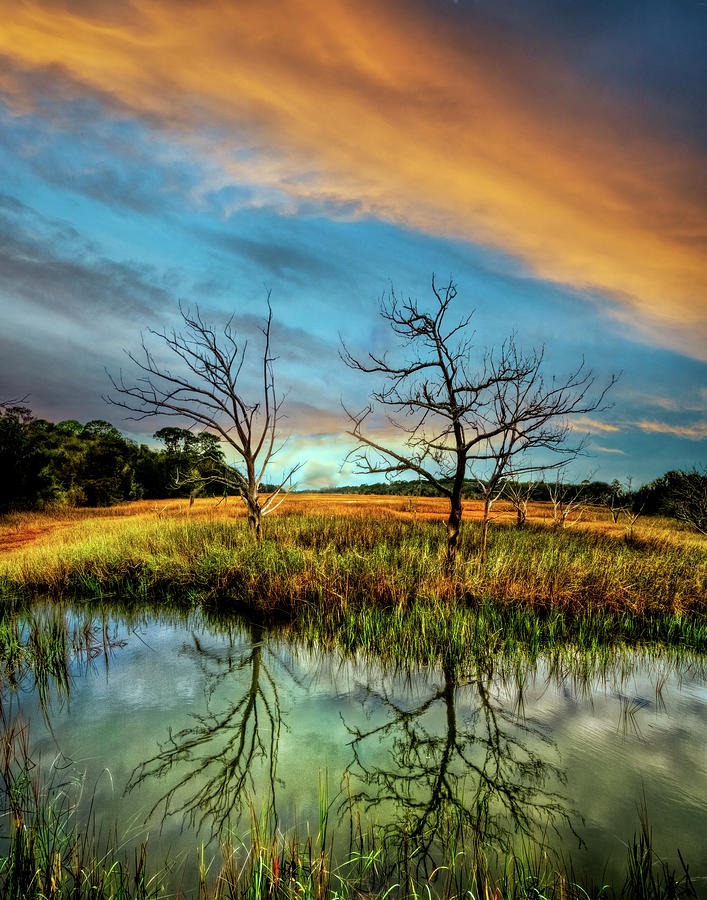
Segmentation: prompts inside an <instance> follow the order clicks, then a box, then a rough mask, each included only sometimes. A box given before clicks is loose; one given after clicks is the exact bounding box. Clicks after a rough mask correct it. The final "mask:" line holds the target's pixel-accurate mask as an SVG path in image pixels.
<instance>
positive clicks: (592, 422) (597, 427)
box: [570, 416, 621, 434]
mask: <svg viewBox="0 0 707 900" xmlns="http://www.w3.org/2000/svg"><path fill="white" fill-rule="evenodd" d="M570 425H571V427H572V428H573V429H574V430H575V431H588V432H589V433H590V434H591V433H604V432H610V431H621V429H620V428H619V426H618V425H610V424H609V423H608V422H599V421H598V420H597V419H592V418H590V417H589V416H577V417H576V418H574V419H572V421H571V422H570Z"/></svg>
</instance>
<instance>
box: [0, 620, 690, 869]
mask: <svg viewBox="0 0 707 900" xmlns="http://www.w3.org/2000/svg"><path fill="white" fill-rule="evenodd" d="M32 621H33V622H34V626H32V624H31V623H30V624H27V623H25V624H20V625H18V626H16V627H17V628H18V630H17V635H18V636H19V638H20V640H21V641H25V642H28V643H27V646H30V645H31V644H32V640H33V639H32V633H35V634H36V633H40V632H41V633H43V634H45V635H46V634H49V633H55V634H56V635H61V634H63V638H62V639H61V640H63V641H64V649H63V650H61V654H60V655H61V656H62V658H64V659H65V660H66V663H67V670H66V672H65V673H64V674H63V675H62V674H61V667H59V668H58V669H57V668H56V667H55V668H54V669H53V670H52V672H53V675H52V676H51V677H45V676H46V672H44V673H43V672H42V670H41V665H40V664H39V663H38V662H37V660H36V659H35V660H33V661H32V663H30V662H27V663H26V667H25V668H24V669H23V668H22V666H21V665H16V666H15V669H14V670H13V669H12V666H10V664H9V663H8V661H7V660H5V663H4V668H5V671H4V675H5V677H4V679H3V689H2V706H3V717H4V720H5V724H6V725H8V724H9V723H11V722H18V721H21V722H24V723H28V731H27V735H28V753H29V756H30V758H31V759H32V760H34V761H37V762H38V763H39V770H40V771H41V773H42V779H43V783H44V784H47V785H48V784H51V785H53V786H54V788H55V789H56V788H57V787H59V788H60V789H61V791H62V792H63V794H64V795H65V796H71V797H72V798H74V799H73V800H72V802H75V803H76V804H77V806H78V808H79V815H80V816H81V817H83V818H84V819H88V818H89V817H92V818H93V820H94V826H93V827H96V826H97V827H98V829H99V830H100V831H102V832H103V833H105V834H108V833H111V834H112V835H113V840H114V841H118V842H119V843H120V844H121V845H125V846H127V847H132V846H134V845H137V844H139V843H140V842H141V841H144V840H147V841H148V845H149V847H150V855H151V857H152V858H157V859H166V858H170V859H171V860H173V861H174V871H175V875H174V878H184V877H185V876H184V873H185V872H187V873H188V872H190V871H191V870H192V869H193V868H194V867H196V865H197V858H198V857H199V856H200V854H201V853H202V847H203V848H204V850H203V852H204V853H205V854H206V857H207V858H209V859H210V858H211V857H215V856H217V855H218V846H219V843H221V844H222V843H223V842H224V841H228V843H229V844H230V845H237V844H238V842H239V841H241V840H242V841H243V842H244V844H246V843H247V840H248V838H247V835H248V833H249V830H250V828H251V827H252V822H253V821H255V822H260V823H262V827H263V828H266V829H270V830H277V829H279V830H280V831H281V832H283V833H284V834H288V833H290V832H297V833H298V834H299V835H307V834H311V835H317V833H318V832H319V831H320V829H321V826H322V817H323V815H324V813H325V812H326V813H327V833H328V840H329V842H330V843H331V842H332V841H333V842H334V844H335V845H336V847H337V849H336V853H338V854H339V855H340V856H341V858H343V857H344V856H345V854H346V853H347V852H350V849H351V846H352V845H355V844H356V843H357V841H362V840H363V836H364V835H368V834H371V833H373V832H375V831H376V830H377V831H378V833H379V838H378V839H379V840H380V841H383V842H385V841H390V842H391V845H395V846H396V847H398V848H399V847H401V846H402V845H403V844H405V846H408V844H409V845H410V846H415V847H416V848H417V849H416V851H415V852H416V854H417V855H416V860H417V863H416V864H421V861H426V862H425V864H427V865H435V864H436V862H437V861H438V860H440V861H443V860H444V858H445V854H448V853H449V844H450V842H451V841H452V840H455V841H456V840H460V835H463V834H464V833H467V834H472V835H473V836H474V839H475V840H481V841H483V844H484V847H485V848H486V849H485V852H487V853H488V854H490V855H491V856H493V855H494V854H498V857H497V858H498V859H499V860H501V863H500V864H502V860H503V854H504V853H505V852H506V850H507V848H508V847H516V848H517V847H518V846H519V845H522V846H523V847H525V850H526V852H532V848H534V847H536V846H538V845H539V843H540V842H542V843H543V845H546V846H548V847H550V848H551V851H552V852H553V853H556V854H557V855H558V858H559V857H561V858H563V859H564V860H571V864H572V867H573V869H574V871H575V873H576V875H577V878H578V880H580V881H581V880H582V878H586V879H591V880H592V881H594V882H599V881H601V880H602V879H603V880H605V881H609V882H611V881H612V879H616V881H617V882H618V881H620V880H621V878H622V873H623V872H624V870H625V865H626V848H627V843H629V842H630V841H631V839H632V837H633V835H634V833H635V832H637V831H638V830H640V828H641V816H642V815H643V816H647V820H648V822H649V824H650V828H651V829H652V840H653V844H654V846H655V848H656V850H657V852H658V853H659V855H660V856H661V857H662V858H664V859H665V860H666V861H668V862H669V863H670V865H672V866H674V867H675V868H676V869H678V870H680V866H681V863H680V859H679V857H678V849H679V851H680V853H681V855H682V858H683V859H684V860H685V861H687V862H688V863H689V865H690V872H691V873H692V874H693V876H704V875H705V874H707V751H706V749H705V748H706V747H707V680H706V678H705V670H704V668H703V665H702V663H701V662H700V661H699V660H695V659H694V658H684V657H682V658H681V657H679V656H678V657H676V656H674V655H671V654H668V653H663V654H660V653H655V652H654V653H650V652H645V651H642V652H628V651H625V650H624V651H620V652H619V651H617V652H615V653H611V654H608V655H603V656H600V657H598V658H597V659H594V660H588V659H587V658H586V657H585V656H582V655H580V654H577V653H574V652H573V651H572V650H571V648H569V649H565V650H564V651H563V652H562V653H553V654H547V655H542V654H540V655H539V656H538V657H536V658H534V659H532V660H531V659H529V658H527V657H523V656H522V655H518V654H515V655H514V656H513V657H512V658H509V659H502V658H496V659H484V658H483V657H481V658H480V659H479V662H478V663H477V664H476V665H473V666H466V667H464V668H463V669H459V670H454V669H453V668H450V667H448V666H447V667H438V668H435V667H421V666H415V665H411V666H405V667H404V666H400V665H399V664H398V665H393V664H388V663H385V662H384V661H382V660H380V659H375V658H371V657H367V656H364V655H361V654H358V655H357V654H344V653H343V652H340V651H336V650H333V649H331V648H329V649H324V648H322V647H320V646H316V645H313V644H312V642H311V640H310V641H309V642H307V641H305V640H303V639H298V638H297V637H296V635H294V634H293V633H292V632H288V631H285V630H277V629H275V630H268V629H266V628H264V627H263V626H260V625H257V624H252V623H251V624H249V623H247V622H239V623H233V622H231V623H230V624H229V625H228V626H226V625H223V626H218V625H214V624H213V623H211V624H209V623H207V621H206V620H205V619H204V618H203V617H202V616H200V615H199V614H197V613H190V614H188V615H177V614H170V615H164V616H160V615H149V616H148V615H145V616H139V617H137V618H134V617H133V618H131V617H126V616H122V615H119V614H114V615H109V614H104V615H102V616H100V617H92V616H86V615H85V614H83V613H79V612H72V611H71V610H68V609H64V610H62V611H61V612H59V613H58V612H56V611H52V610H50V609H43V610H42V609H39V610H35V611H34V612H33V613H32ZM33 628H34V632H33ZM40 655H41V654H40ZM44 655H45V658H46V657H47V654H46V653H45V654H44ZM49 668H51V667H49ZM18 716H19V717H21V718H20V719H18V718H17V717H18ZM176 873H180V874H176ZM185 880H186V879H185ZM701 884H703V885H704V884H705V882H701Z"/></svg>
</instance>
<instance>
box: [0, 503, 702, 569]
mask: <svg viewBox="0 0 707 900" xmlns="http://www.w3.org/2000/svg"><path fill="white" fill-rule="evenodd" d="M448 507H449V504H448V501H447V500H446V499H445V498H443V497H399V496H390V495H387V496H381V495H374V494H291V495H288V496H287V497H286V498H285V500H284V502H283V503H282V504H281V505H280V506H279V507H278V508H277V509H276V510H275V511H274V512H273V513H272V516H271V517H270V520H271V519H272V518H273V517H279V516H287V515H295V514H299V515H306V514H317V515H324V516H339V515H353V516H358V517H365V518H387V519H398V520H401V521H410V522H423V521H425V522H439V523H440V526H441V525H442V524H443V523H444V521H445V519H446V516H447V514H448ZM482 513H483V503H482V502H481V501H480V500H468V501H466V503H465V506H464V522H467V523H468V522H474V521H476V522H478V521H480V520H481V517H482ZM234 518H241V519H242V518H245V506H244V505H243V503H241V501H240V500H239V498H238V497H228V498H227V499H226V500H225V501H224V500H222V499H220V498H213V497H209V498H202V499H197V500H195V501H194V503H193V505H191V506H190V504H189V501H188V500H184V499H169V500H157V501H155V500H137V501H134V502H132V503H121V504H119V505H117V506H109V507H97V508H91V507H84V508H76V509H66V508H60V509H57V510H55V511H48V512H28V513H11V514H9V515H6V516H2V517H0V555H2V554H6V553H11V552H13V551H16V550H21V549H30V548H32V549H33V548H35V547H38V546H44V545H46V544H50V543H54V542H55V541H60V542H69V541H74V540H76V539H77V538H78V537H80V536H82V535H83V534H85V533H86V528H87V527H90V529H91V531H92V532H94V533H95V532H96V531H97V530H103V529H105V531H106V532H110V531H112V530H114V529H115V527H116V520H118V521H120V522H125V520H134V521H139V522H145V523H148V522H154V521H164V520H167V519H169V520H177V519H178V520H183V521H195V522H204V521H209V522H212V521H222V520H224V521H225V520H229V519H234ZM268 521H269V519H266V521H265V528H266V529H267V524H268ZM527 521H528V523H529V524H535V525H546V526H548V527H551V526H552V523H553V512H552V505H551V504H550V503H548V502H531V503H529V504H528V519H527ZM514 522H515V511H514V509H513V507H512V506H511V504H510V503H508V502H507V501H504V500H500V501H498V502H496V503H495V504H494V506H493V509H492V513H491V523H492V525H493V524H506V525H512V524H513V523H514ZM89 523H90V524H89ZM118 527H119V526H118ZM566 528H567V529H572V530H580V531H581V530H586V529H589V530H591V531H593V532H600V533H602V534H605V535H607V536H611V537H614V538H617V539H621V538H623V537H624V536H625V534H626V531H627V524H626V522H625V520H624V519H623V518H620V519H619V521H618V522H613V521H612V517H611V513H610V512H609V510H608V509H606V508H604V507H600V506H589V507H586V508H585V509H583V510H582V512H581V514H577V515H574V514H573V515H571V517H570V521H569V523H568V525H567V526H566ZM66 529H69V530H68V531H67V530H66ZM634 534H636V535H637V536H639V537H643V538H646V539H655V538H660V540H664V541H666V542H669V543H671V544H675V545H679V546H684V547H695V548H700V547H701V548H703V549H707V538H705V537H704V536H701V535H699V534H697V533H696V532H693V531H690V530H689V529H688V528H686V527H684V526H681V525H679V524H678V523H676V522H675V521H672V520H669V519H664V518H659V517H656V516H646V517H643V518H640V519H639V520H638V522H637V524H636V525H635V526H634Z"/></svg>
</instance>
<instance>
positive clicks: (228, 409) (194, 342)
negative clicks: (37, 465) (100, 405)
mask: <svg viewBox="0 0 707 900" xmlns="http://www.w3.org/2000/svg"><path fill="white" fill-rule="evenodd" d="M266 302H267V317H266V319H265V323H264V325H263V327H262V329H261V330H262V333H263V338H264V344H263V349H262V354H261V357H260V363H259V367H260V371H261V374H260V388H259V395H258V396H257V398H252V397H248V396H246V394H245V393H244V391H245V390H246V388H245V387H244V386H243V381H244V375H243V367H244V365H245V362H246V351H247V348H248V342H247V341H243V342H241V341H239V339H238V335H237V333H236V330H235V328H234V326H233V317H231V318H230V319H229V320H228V321H227V322H226V324H225V326H224V327H223V329H222V331H221V332H220V333H217V332H216V330H215V329H214V328H212V327H211V326H210V325H208V324H207V323H206V322H204V320H203V319H202V317H201V314H200V312H199V309H198V308H196V309H195V310H194V312H192V311H191V310H188V309H183V308H182V307H180V313H181V316H182V320H183V328H182V330H181V331H174V330H172V331H169V332H167V331H155V330H153V329H148V331H147V335H149V336H150V337H151V338H153V339H154V340H155V341H156V342H157V343H158V344H161V346H162V348H166V349H167V350H169V351H170V352H171V354H172V356H173V359H174V361H175V362H176V363H177V364H178V366H179V369H178V370H174V371H173V370H172V369H169V368H167V367H166V366H165V365H163V364H161V363H159V362H158V361H157V359H156V357H155V355H154V352H153V350H151V349H150V348H149V347H148V345H147V342H146V337H145V334H143V335H142V341H141V344H142V353H141V354H140V356H136V355H135V354H133V353H127V355H128V357H129V359H130V360H131V362H132V363H134V365H135V366H136V367H137V368H138V370H139V374H138V376H137V378H136V380H135V382H134V383H127V382H126V381H125V379H124V377H123V374H122V372H121V373H120V375H119V376H118V378H113V376H112V375H110V373H109V375H108V377H109V378H110V381H111V384H112V386H113V390H114V395H112V396H108V397H106V398H105V399H106V400H108V402H110V403H113V404H114V405H115V406H119V407H122V408H123V409H126V410H129V411H130V412H132V413H135V414H136V415H134V416H130V417H129V418H132V419H144V418H147V417H149V416H173V417H176V418H179V419H181V420H183V421H187V422H189V423H190V424H191V425H193V426H199V427H201V428H203V429H206V430H208V431H210V432H211V433H213V434H215V435H217V436H218V437H219V438H220V439H221V440H222V441H224V442H225V443H226V444H227V445H228V446H229V447H231V448H232V449H233V450H235V452H236V455H237V458H238V460H239V465H237V466H231V465H223V466H218V465H217V460H216V459H214V464H215V465H216V466H217V468H215V469H214V471H213V473H212V474H211V475H210V476H209V479H210V481H212V482H215V481H219V483H220V484H222V485H223V487H224V489H228V490H234V491H236V492H237V493H238V494H239V495H240V496H241V497H242V499H243V501H244V502H245V505H246V509H247V514H248V525H249V527H250V531H251V534H252V536H253V537H254V538H255V540H257V541H259V540H260V539H261V520H262V517H263V516H264V515H266V514H267V513H268V512H270V511H272V509H273V508H274V505H275V500H276V498H277V496H278V495H279V493H280V492H281V491H282V490H283V488H284V487H285V485H287V484H289V483H290V482H291V480H292V477H293V475H294V474H295V472H296V471H297V470H298V469H299V468H300V466H301V464H299V463H298V464H295V465H293V466H291V467H290V468H289V469H288V470H287V471H286V472H285V473H284V475H283V477H282V479H281V480H280V482H279V484H278V485H276V489H275V490H274V491H272V492H270V494H269V496H268V497H267V499H266V500H265V501H264V502H261V496H260V485H261V482H262V481H263V478H264V476H265V473H266V470H267V468H268V466H269V465H270V463H271V462H272V460H273V458H274V457H275V456H276V455H277V453H279V452H280V450H282V448H283V446H284V442H281V441H280V438H279V425H280V422H281V419H282V403H283V397H282V396H280V395H279V394H278V393H277V391H276V388H275V374H274V369H273V364H274V362H275V357H274V356H273V355H272V351H271V349H270V337H271V328H272V307H271V306H270V294H269V293H268V296H267V301H266Z"/></svg>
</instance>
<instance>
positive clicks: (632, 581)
mask: <svg viewBox="0 0 707 900" xmlns="http://www.w3.org/2000/svg"><path fill="white" fill-rule="evenodd" d="M478 537H479V529H478V525H476V524H475V523H473V522H470V523H468V524H467V525H466V527H465V529H464V532H463V537H462V542H461V547H460V552H459V560H458V564H457V568H456V571H455V572H454V573H453V575H451V576H450V575H448V574H447V573H445V570H444V540H445V537H444V531H443V529H442V528H441V527H440V525H439V523H438V522H434V521H425V520H423V521H417V522H416V521H405V520H401V519H398V518H395V517H385V516H378V517H368V516H356V515H346V516H344V515H317V514H291V515H283V516H279V517H275V518H273V519H272V520H271V521H269V522H268V529H267V536H266V539H265V540H264V541H263V543H262V544H260V545H255V544H254V543H252V541H251V540H250V538H249V536H248V534H247V531H246V526H245V522H244V521H243V520H242V519H225V518H219V519H216V518H212V519H211V520H209V519H193V520H190V519H188V518H187V517H186V516H181V517H175V518H169V519H161V518H140V519H135V520H132V519H130V518H127V519H121V518H119V517H111V518H105V519H96V520H90V519H89V520H86V521H83V522H80V523H79V524H78V525H75V526H73V527H71V528H66V529H63V530H62V531H61V533H60V534H58V535H55V536H54V538H53V539H52V540H51V541H46V542H43V543H38V544H34V545H32V547H31V548H25V549H23V550H20V551H16V552H14V553H8V554H5V555H4V556H3V557H0V593H1V594H2V596H4V598H5V599H6V601H7V600H8V599H9V598H10V597H12V596H17V595H18V594H25V595H26V594H28V593H42V594H47V595H49V596H51V597H55V598H59V597H86V598H93V597H101V596H104V597H105V596H110V595H124V596H126V595H127V596H133V597H135V598H140V597H147V596H148V595H149V594H150V593H152V592H157V593H161V594H162V595H164V596H170V597H171V598H173V599H177V598H181V599H182V600H184V601H186V602H190V601H192V600H194V599H198V600H199V602H204V601H206V602H208V601H209V600H214V599H215V598H220V602H221V603H227V604H229V603H230V604H231V605H235V606H240V607H245V608H248V609H250V610H252V611H254V612H257V613H259V614H261V615H263V616H265V617H285V618H292V617H294V616H300V615H302V614H303V612H306V611H307V610H311V609H312V608H315V609H316V611H317V613H318V614H330V613H333V614H339V613H340V612H341V611H342V610H347V609H350V608H359V607H364V606H365V607H368V608H371V609H390V608H410V607H412V606H415V605H420V604H421V605H428V606H431V607H440V606H444V605H445V604H450V603H452V602H462V603H463V604H466V605H469V604H471V605H478V604H479V603H488V602H493V603H494V604H497V605H499V606H500V607H504V608H506V610H510V611H513V612H514V614H516V613H517V614H518V615H522V614H525V613H527V612H532V613H533V614H534V615H535V616H536V617H537V618H538V620H539V621H541V622H545V623H549V624H547V625H546V626H542V625H540V626H537V627H562V628H564V627H570V626H569V624H568V623H570V622H571V621H573V620H580V619H581V620H582V621H584V622H590V623H593V624H592V625H591V629H593V630H595V631H597V637H600V636H601V633H602V632H604V631H606V629H607V628H610V629H618V632H619V633H625V634H626V635H627V636H628V637H631V636H632V635H633V636H634V637H640V636H641V635H642V634H643V633H645V634H646V635H648V636H649V637H655V638H657V639H661V638H665V639H671V638H670V636H671V635H673V638H674V639H675V640H678V641H679V640H682V639H683V637H684V636H685V635H684V634H683V632H685V630H687V632H689V633H690V634H691V637H689V642H690V645H691V646H693V647H695V646H700V644H701V646H705V644H704V640H705V630H706V628H707V616H706V611H705V596H707V544H706V546H704V547H703V546H702V545H701V544H699V543H694V544H685V543H680V542H676V541H675V540H673V539H672V538H670V537H666V535H665V534H664V533H663V532H661V531H656V532H645V533H642V534H636V535H634V536H633V537H632V538H630V539H627V538H626V537H625V536H623V537H618V536H615V535H613V534H606V533H603V532H601V531H593V530H578V529H576V530H575V529H568V530H562V529H552V528H548V527H546V526H543V525H530V526H529V527H526V528H524V529H516V528H513V527H512V526H510V525H500V526H497V527H496V528H494V530H493V531H492V534H491V538H490V546H489V553H488V558H487V559H486V561H485V562H484V563H483V564H480V563H479V561H478V558H477V556H476V553H475V546H476V542H477V541H478ZM528 622H529V623H530V620H528ZM561 622H562V623H564V624H561ZM552 623H554V626H553V625H552ZM528 627H530V624H528ZM533 627H536V626H533ZM571 627H575V629H576V627H578V626H571ZM687 632H686V633H687ZM700 635H701V636H700Z"/></svg>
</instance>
